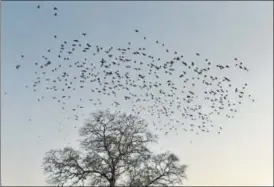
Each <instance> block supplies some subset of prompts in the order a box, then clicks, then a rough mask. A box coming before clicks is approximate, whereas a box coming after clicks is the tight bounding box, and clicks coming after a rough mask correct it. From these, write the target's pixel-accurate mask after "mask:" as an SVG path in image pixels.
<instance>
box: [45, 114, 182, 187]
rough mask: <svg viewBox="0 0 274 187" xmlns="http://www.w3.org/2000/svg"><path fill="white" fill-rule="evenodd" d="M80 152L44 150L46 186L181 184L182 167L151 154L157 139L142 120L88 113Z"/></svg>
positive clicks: (167, 156) (167, 155) (168, 156)
mask: <svg viewBox="0 0 274 187" xmlns="http://www.w3.org/2000/svg"><path fill="white" fill-rule="evenodd" d="M79 134H80V137H81V140H80V145H81V148H82V149H83V150H82V151H76V150H75V149H73V148H71V147H65V148H63V149H58V150H50V151H49V152H47V153H46V155H45V157H44V162H43V169H44V172H45V173H46V174H47V182H48V183H50V184H54V185H58V186H63V185H66V186H67V185H80V184H81V185H100V186H111V187H114V186H118V185H119V186H154V185H155V186H156V185H157V186H167V185H182V182H183V179H185V178H186V175H185V170H186V167H187V166H186V165H180V164H179V159H178V158H177V157H176V156H175V155H174V154H172V153H169V152H166V153H162V154H153V153H152V152H151V151H150V150H149V149H148V148H147V145H148V143H157V137H156V136H155V135H153V134H152V133H150V132H149V131H148V130H147V123H145V121H144V120H142V119H140V118H138V117H136V116H133V115H126V114H121V113H111V112H110V111H98V112H96V113H92V115H91V118H90V119H89V120H87V122H86V123H85V124H84V126H83V127H81V128H80V131H79Z"/></svg>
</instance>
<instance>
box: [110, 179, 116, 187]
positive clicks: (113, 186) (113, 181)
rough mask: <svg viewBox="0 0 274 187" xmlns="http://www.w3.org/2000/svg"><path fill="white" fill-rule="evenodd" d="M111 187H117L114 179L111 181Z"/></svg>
mask: <svg viewBox="0 0 274 187" xmlns="http://www.w3.org/2000/svg"><path fill="white" fill-rule="evenodd" d="M109 186H110V187H115V179H114V178H113V177H112V178H111V179H110V183H109Z"/></svg>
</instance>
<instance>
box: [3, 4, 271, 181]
mask: <svg viewBox="0 0 274 187" xmlns="http://www.w3.org/2000/svg"><path fill="white" fill-rule="evenodd" d="M38 4H39V5H40V6H41V8H40V9H39V10H38V9H37V8H36V6H37V5H38ZM55 6H56V7H58V9H59V10H58V11H59V12H58V16H56V17H55V16H54V15H53V14H54V12H53V7H55ZM135 29H138V30H139V31H140V33H141V34H143V35H145V36H146V37H147V38H148V41H147V43H145V44H144V43H142V42H141V41H142V40H141V39H140V35H138V34H136V33H135V32H134V30H135ZM82 32H86V33H88V35H87V36H86V38H85V40H87V41H89V42H90V43H92V44H98V45H99V44H100V45H104V46H109V45H115V46H125V45H126V44H127V43H128V41H132V43H134V44H136V45H140V46H145V47H146V48H149V49H151V52H152V53H153V54H155V53H158V54H157V55H162V56H163V58H164V57H165V56H164V55H163V53H162V52H160V51H161V50H160V49H158V48H157V46H155V42H149V41H156V40H160V41H163V42H164V43H165V45H166V46H169V47H171V48H172V49H176V50H177V51H178V52H181V53H183V54H184V56H185V58H186V59H187V60H192V59H195V58H197V57H196V55H195V54H196V52H199V53H200V54H201V56H202V57H204V58H208V59H210V60H211V61H212V62H213V63H214V62H215V63H225V64H229V63H234V61H233V59H234V57H237V58H238V59H240V60H241V61H242V62H243V63H244V64H246V65H247V66H248V67H249V68H250V71H249V72H248V73H241V72H239V71H236V70H235V71H231V72H230V75H231V76H232V79H233V80H234V81H235V82H236V83H237V82H240V81H242V80H244V81H246V82H248V84H249V87H248V91H249V92H250V93H252V95H253V96H254V97H255V99H256V101H255V102H254V103H252V102H244V104H243V105H242V106H240V108H239V112H238V113H237V115H236V116H235V118H234V119H232V120H227V119H226V118H224V117H223V118H216V121H215V122H216V123H218V124H221V125H222V126H223V127H224V131H223V132H222V133H221V134H217V133H209V134H205V135H200V136H195V137H194V136H193V135H192V134H189V133H185V132H181V133H179V135H178V136H174V135H172V134H171V135H168V136H164V135H163V134H159V143H158V144H157V145H154V146H153V148H152V149H153V150H155V151H167V150H169V151H171V152H173V153H175V154H176V155H178V157H179V158H180V161H181V163H183V164H187V165H188V166H189V167H188V170H187V175H188V180H187V181H185V185H188V186H192V185H209V186H212V185H273V149H272V147H273V97H272V96H273V82H272V81H273V3H272V2H260V1H257V2H255V1H254V2H251V1H250V2H233V1H230V2H179V1H174V2H167V1H166V2H137V1H134V2H109V1H106V2H76V1H70V2H52V1H50V2H23V1H22V2H19V1H18V2H7V1H5V2H2V9H1V181H2V185H13V186H17V185H27V186H34V185H35V186H37V185H46V182H45V176H44V175H43V172H42V168H41V164H42V159H43V156H44V154H45V153H46V152H47V151H48V150H50V149H55V148H62V147H64V146H65V145H67V144H68V143H70V144H71V145H73V146H76V145H77V141H76V140H77V139H78V136H77V129H75V128H74V126H75V125H76V126H77V127H80V126H81V125H82V124H83V119H81V120H79V121H77V122H75V121H73V120H71V121H69V120H67V121H65V122H64V124H63V125H60V122H62V121H63V118H64V116H66V115H69V114H68V113H65V112H60V109H59V108H58V107H57V104H55V103H54V102H52V99H50V97H46V96H45V99H44V100H43V101H42V102H40V103H38V102H37V98H38V97H39V96H41V95H46V94H48V93H46V92H45V91H43V90H42V89H40V90H39V89H38V91H37V92H36V93H34V92H32V91H31V90H29V89H26V88H25V85H29V84H30V83H31V82H32V81H33V78H35V77H34V75H33V73H34V71H37V70H36V69H35V67H34V66H33V62H35V61H39V60H40V61H41V56H42V55H45V54H46V55H48V56H49V58H52V59H53V58H54V57H53V54H52V53H54V52H52V53H51V54H47V52H46V51H47V49H48V48H50V49H51V50H52V51H56V50H57V51H58V47H59V46H60V43H61V41H64V40H72V39H74V38H79V37H81V33H82ZM53 35H57V36H58V39H57V40H56V39H54V38H53ZM21 54H24V59H23V60H22V59H21ZM81 54H82V53H81ZM50 55H52V56H50ZM73 58H75V59H78V58H81V59H83V56H81V55H80V53H79V54H78V55H77V54H75V55H74V57H73ZM166 58H167V57H166ZM55 59H56V58H55ZM17 64H21V65H22V67H21V68H20V69H19V70H20V71H19V70H16V69H15V66H16V65H17ZM75 71H76V70H75ZM76 73H77V72H76ZM216 73H217V72H216ZM177 82H178V80H177ZM197 91H200V92H201V91H202V90H197ZM4 92H7V94H6V95H5V94H4ZM71 94H73V93H71ZM74 95H76V96H81V97H82V98H88V97H89V96H90V93H89V92H86V91H77V93H74ZM94 97H95V96H94ZM77 102H78V103H79V101H78V100H77V101H76V100H74V101H72V103H71V105H73V104H77ZM107 102H108V100H107V99H106V103H107ZM106 107H107V104H105V105H104V106H102V107H101V108H100V107H99V106H87V107H85V108H84V109H83V111H82V113H81V114H89V113H91V112H94V111H96V110H97V109H105V108H106ZM123 110H124V112H126V111H129V110H130V106H125V107H124V108H123ZM81 114H80V115H81ZM30 118H31V121H29V119H30ZM147 120H148V121H149V120H150V119H147ZM58 130H59V131H58ZM190 140H191V141H192V143H190Z"/></svg>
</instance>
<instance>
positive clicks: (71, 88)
mask: <svg viewBox="0 0 274 187" xmlns="http://www.w3.org/2000/svg"><path fill="white" fill-rule="evenodd" d="M37 9H40V5H38V6H37ZM53 10H54V16H57V15H58V14H57V11H58V9H57V8H56V7H54V8H53ZM134 32H135V34H136V35H138V36H137V37H139V39H140V40H141V41H142V43H143V44H144V45H145V44H146V43H149V42H150V46H152V45H155V46H157V47H158V48H159V49H160V52H159V54H158V55H153V54H152V53H151V52H150V51H149V49H148V48H146V47H143V46H144V45H143V46H141V47H140V46H135V45H134V42H132V41H129V42H128V43H127V44H126V45H125V46H124V47H117V46H114V45H113V46H107V47H106V46H100V45H94V44H93V43H92V42H89V41H87V39H86V38H87V36H88V33H86V32H83V33H81V34H79V37H77V38H73V39H70V40H65V41H61V44H60V46H59V50H58V51H53V50H52V49H50V48H48V49H47V50H46V51H45V53H46V54H44V55H42V60H41V61H36V62H33V66H34V67H35V69H36V71H35V72H34V75H35V76H36V77H35V79H34V81H33V84H32V85H25V87H26V88H27V89H31V90H32V91H33V92H37V90H38V89H39V90H44V92H43V93H45V94H46V95H41V96H40V97H39V98H37V102H41V101H42V100H43V99H44V98H46V97H51V98H52V100H53V101H54V102H56V103H57V104H59V106H60V110H64V111H66V112H68V111H70V112H72V113H73V118H72V119H74V120H79V115H78V114H79V111H81V110H82V109H84V108H85V107H86V106H87V105H93V106H94V107H95V108H96V107H97V106H99V105H102V103H104V102H105V101H106V99H103V98H108V100H111V102H112V103H111V104H110V105H109V106H108V107H113V108H116V109H117V110H119V111H123V110H124V106H132V108H131V110H132V111H131V112H132V113H134V114H135V115H142V117H143V116H144V115H147V116H149V119H153V120H152V124H153V126H154V128H155V130H159V131H163V132H164V133H165V134H168V133H169V132H170V131H176V132H177V133H178V132H179V131H180V130H183V131H186V132H193V133H195V134H197V135H199V134H200V133H208V132H210V131H211V130H212V129H214V128H215V129H216V130H217V132H218V133H220V132H221V130H222V126H217V125H214V120H213V118H214V116H219V115H223V116H224V117H226V118H229V119H230V118H234V116H235V114H236V113H237V112H238V107H239V106H240V105H242V104H243V103H244V100H245V99H249V100H251V101H253V102H254V99H253V97H252V96H251V95H250V94H248V93H247V88H248V84H247V83H245V82H243V83H242V84H240V85H239V80H237V84H238V85H239V86H238V85H236V83H235V82H233V78H231V77H229V76H225V73H226V72H227V71H228V69H238V71H239V72H242V73H247V72H248V71H249V69H248V68H247V67H246V66H245V65H244V64H243V62H241V61H239V60H238V59H237V58H234V60H233V59H232V62H231V64H225V65H224V64H214V63H212V62H211V61H210V60H209V59H207V58H204V57H202V55H201V54H200V53H198V52H197V53H196V54H195V56H196V58H197V59H198V60H195V61H188V60H186V59H185V57H184V55H183V54H181V53H180V52H178V51H176V50H171V49H169V48H168V47H167V46H166V45H165V44H164V43H163V42H161V41H160V40H157V41H152V40H150V39H149V38H148V37H146V36H144V35H143V34H142V32H140V31H139V30H137V29H136V30H134ZM53 38H54V39H56V40H58V39H59V38H58V36H57V35H53ZM47 54H51V55H50V56H51V57H49V56H48V55H47ZM159 55H162V56H161V57H160V56H159ZM76 56H77V58H76ZM79 56H80V57H82V59H79ZM24 58H25V55H24V54H22V55H21V59H24ZM23 67H24V63H21V64H18V65H16V67H15V68H16V69H17V70H20V69H21V68H23ZM218 72H219V74H218ZM216 74H217V75H216ZM80 90H83V91H84V92H85V93H90V94H89V95H90V98H86V97H85V98H81V96H80V95H79V94H77V92H79V91H80ZM81 93H82V92H81ZM96 96H98V97H97V98H96ZM75 97H77V100H78V103H79V104H77V105H76V106H74V107H73V106H72V107H71V104H70V103H73V101H75V100H74V99H75ZM68 119H71V118H70V117H68Z"/></svg>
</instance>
